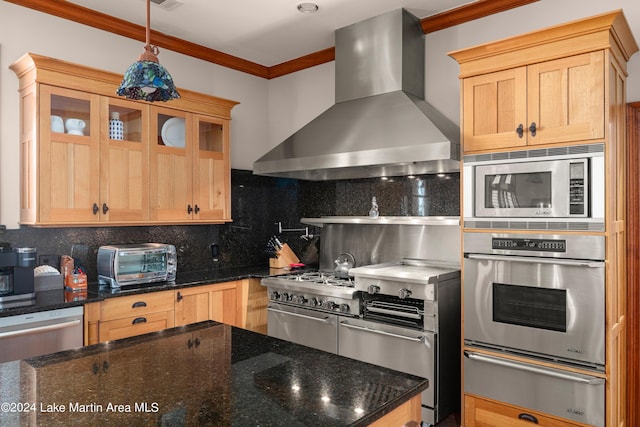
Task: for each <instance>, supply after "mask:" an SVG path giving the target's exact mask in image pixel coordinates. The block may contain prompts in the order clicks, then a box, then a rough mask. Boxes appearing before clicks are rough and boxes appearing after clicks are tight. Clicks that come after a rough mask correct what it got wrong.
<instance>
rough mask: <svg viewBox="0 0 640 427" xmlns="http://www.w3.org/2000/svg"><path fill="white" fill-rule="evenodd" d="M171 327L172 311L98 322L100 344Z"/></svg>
mask: <svg viewBox="0 0 640 427" xmlns="http://www.w3.org/2000/svg"><path fill="white" fill-rule="evenodd" d="M171 327H173V310H170V311H162V312H156V313H148V314H144V315H143V314H140V315H137V316H131V317H125V318H122V319H116V320H110V321H107V322H100V326H99V330H100V332H99V334H100V342H104V341H111V340H117V339H120V338H128V337H132V336H135V335H142V334H147V333H149V332H157V331H161V330H163V329H167V328H171Z"/></svg>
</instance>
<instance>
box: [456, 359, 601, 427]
mask: <svg viewBox="0 0 640 427" xmlns="http://www.w3.org/2000/svg"><path fill="white" fill-rule="evenodd" d="M464 356H465V357H464V391H465V394H474V395H477V396H483V397H487V398H490V399H494V400H497V401H500V402H505V403H509V404H512V405H516V406H520V407H523V408H529V409H532V410H535V411H538V412H542V413H545V414H550V415H555V416H558V417H561V418H565V419H570V420H573V421H577V422H580V423H584V425H593V426H596V427H604V419H605V380H604V378H600V377H596V376H592V375H585V374H581V373H575V372H569V371H564V370H560V369H554V368H550V367H546V366H539V365H535V364H531V363H527V362H523V361H519V360H518V361H516V360H510V359H506V358H502V357H496V356H493V355H488V354H483V353H478V352H475V351H465V352H464ZM519 418H520V419H522V420H525V421H530V423H527V425H528V424H531V425H534V424H537V421H536V418H535V416H534V415H532V414H529V413H526V412H523V413H522V414H520V416H519ZM523 424H525V423H523Z"/></svg>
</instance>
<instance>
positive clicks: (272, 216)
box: [0, 169, 460, 281]
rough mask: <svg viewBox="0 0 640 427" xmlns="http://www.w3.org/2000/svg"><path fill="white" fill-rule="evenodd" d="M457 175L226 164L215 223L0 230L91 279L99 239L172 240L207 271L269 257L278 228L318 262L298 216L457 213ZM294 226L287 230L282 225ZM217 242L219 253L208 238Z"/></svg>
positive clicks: (184, 260)
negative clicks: (221, 218) (282, 172)
mask: <svg viewBox="0 0 640 427" xmlns="http://www.w3.org/2000/svg"><path fill="white" fill-rule="evenodd" d="M459 185H460V178H459V174H457V173H453V174H446V175H443V176H438V175H422V176H417V177H415V178H409V177H396V178H389V179H387V180H382V179H360V180H347V181H320V182H312V181H298V180H294V179H284V178H271V177H263V176H256V175H253V173H252V172H251V171H246V170H236V169H234V170H232V171H231V186H232V189H231V209H232V217H233V220H234V221H233V222H232V223H228V224H220V225H179V226H149V227H77V228H73V227H72V228H33V227H21V228H19V229H9V230H5V231H3V232H1V233H2V234H0V242H2V243H4V244H7V243H8V244H11V246H13V247H35V248H37V250H38V255H39V256H43V255H64V254H67V255H72V256H73V257H75V258H76V259H78V260H79V262H80V263H81V264H82V265H83V266H84V267H85V269H86V270H87V274H88V277H89V281H96V280H97V273H96V256H97V251H98V248H99V247H100V246H102V245H108V244H116V243H142V242H160V243H170V244H173V245H175V246H176V250H177V252H178V271H179V272H180V271H193V270H207V269H215V268H226V267H242V266H254V265H260V264H265V265H266V264H267V263H268V257H267V255H266V254H265V247H266V242H267V240H268V239H269V237H270V236H272V235H274V234H278V223H280V224H281V226H282V228H283V229H284V231H283V232H282V233H281V234H280V235H279V236H280V238H281V240H282V241H283V242H286V243H288V244H289V246H291V248H292V249H293V250H294V252H295V253H296V254H297V255H298V257H299V258H301V260H302V261H303V262H305V263H307V264H314V263H317V250H318V247H319V244H318V239H319V235H320V233H321V230H322V229H320V228H315V227H309V234H312V235H313V236H314V237H313V238H309V237H308V236H307V237H305V238H302V236H303V235H305V227H306V226H305V225H303V224H300V218H303V217H318V216H323V215H367V214H368V211H369V208H370V206H371V198H372V197H373V196H375V197H376V198H377V201H378V205H379V209H380V215H383V216H388V215H403V216H433V215H447V216H456V215H459V194H460V193H459ZM287 230H292V231H287ZM212 244H217V245H218V247H219V260H218V261H217V262H214V261H213V260H212V257H211V245H212Z"/></svg>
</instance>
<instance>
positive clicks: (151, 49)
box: [138, 0, 159, 62]
mask: <svg viewBox="0 0 640 427" xmlns="http://www.w3.org/2000/svg"><path fill="white" fill-rule="evenodd" d="M158 52H159V50H158V47H157V46H153V45H152V44H151V0H147V26H146V28H145V45H144V52H142V53H141V54H140V57H139V58H138V60H140V61H153V62H158V57H157V56H156V55H158Z"/></svg>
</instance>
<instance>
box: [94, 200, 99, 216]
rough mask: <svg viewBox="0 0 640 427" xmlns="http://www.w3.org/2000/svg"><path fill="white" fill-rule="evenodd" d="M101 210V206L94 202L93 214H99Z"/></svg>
mask: <svg viewBox="0 0 640 427" xmlns="http://www.w3.org/2000/svg"><path fill="white" fill-rule="evenodd" d="M99 210H100V208H99V207H98V204H97V203H94V204H93V214H94V215H97V214H98V211H99Z"/></svg>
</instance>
